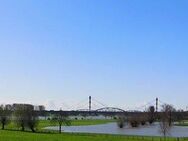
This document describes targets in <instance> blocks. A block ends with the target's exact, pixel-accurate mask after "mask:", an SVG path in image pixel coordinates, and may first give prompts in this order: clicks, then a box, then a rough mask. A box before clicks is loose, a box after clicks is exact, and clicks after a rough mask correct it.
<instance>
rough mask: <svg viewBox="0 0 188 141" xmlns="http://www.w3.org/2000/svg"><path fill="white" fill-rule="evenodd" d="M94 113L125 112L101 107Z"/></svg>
mask: <svg viewBox="0 0 188 141" xmlns="http://www.w3.org/2000/svg"><path fill="white" fill-rule="evenodd" d="M95 111H96V112H126V111H125V110H123V109H120V108H116V107H103V108H100V109H97V110H95Z"/></svg>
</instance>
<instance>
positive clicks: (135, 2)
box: [0, 0, 188, 108]
mask: <svg viewBox="0 0 188 141" xmlns="http://www.w3.org/2000/svg"><path fill="white" fill-rule="evenodd" d="M187 7H188V1H187V0H181V1H178V0H156V1H153V0H142V1H139V0H73V1H71V0H62V1H60V0H40V1H39V0H26V1H23V0H17V1H14V0H0V102H1V103H13V102H28V103H32V104H47V105H48V108H54V107H55V106H56V108H59V107H60V106H61V107H63V105H65V103H66V104H67V105H68V106H70V105H72V104H75V103H77V102H79V101H81V100H83V99H87V97H88V96H89V95H91V96H93V97H95V99H97V100H99V101H101V102H103V103H105V104H106V105H108V106H118V107H123V108H126V107H135V106H138V105H139V104H142V103H144V102H148V101H151V100H153V99H154V98H155V97H159V98H160V99H161V100H162V101H165V102H169V103H171V104H174V105H175V106H177V107H182V108H185V107H186V106H187V105H188V103H187V99H188V8H187ZM54 103H55V106H54ZM63 108H65V107H63Z"/></svg>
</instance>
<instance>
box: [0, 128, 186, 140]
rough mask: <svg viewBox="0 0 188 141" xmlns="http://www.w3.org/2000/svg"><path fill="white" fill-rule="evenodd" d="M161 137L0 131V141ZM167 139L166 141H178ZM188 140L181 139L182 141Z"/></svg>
mask: <svg viewBox="0 0 188 141" xmlns="http://www.w3.org/2000/svg"><path fill="white" fill-rule="evenodd" d="M163 140H164V138H159V137H141V136H120V135H104V134H76V133H75V134H70V133H63V134H57V133H31V132H21V131H7V130H5V131H2V130H1V131H0V141H163ZM176 140H177V139H176V138H167V139H166V141H176ZM181 140H182V141H183V140H184V141H188V139H185V138H184V139H183V138H182V139H180V141H181Z"/></svg>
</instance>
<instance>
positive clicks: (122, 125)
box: [117, 116, 126, 128]
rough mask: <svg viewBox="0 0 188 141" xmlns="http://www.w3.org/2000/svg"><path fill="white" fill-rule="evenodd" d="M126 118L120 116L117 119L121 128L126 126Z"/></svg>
mask: <svg viewBox="0 0 188 141" xmlns="http://www.w3.org/2000/svg"><path fill="white" fill-rule="evenodd" d="M125 122H126V117H125V116H119V118H118V119H117V125H118V127H119V128H123V127H124V126H125Z"/></svg>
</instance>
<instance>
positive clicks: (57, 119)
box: [52, 110, 71, 133]
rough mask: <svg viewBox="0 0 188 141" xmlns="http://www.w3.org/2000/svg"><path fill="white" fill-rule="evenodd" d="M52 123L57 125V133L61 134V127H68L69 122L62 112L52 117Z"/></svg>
mask: <svg viewBox="0 0 188 141" xmlns="http://www.w3.org/2000/svg"><path fill="white" fill-rule="evenodd" d="M52 122H55V123H58V125H59V133H61V131H62V129H61V128H62V125H63V124H64V125H70V124H71V122H70V120H69V119H68V116H67V115H66V114H65V113H64V112H63V111H62V110H60V111H58V113H57V114H55V115H54V117H53V118H52Z"/></svg>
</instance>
